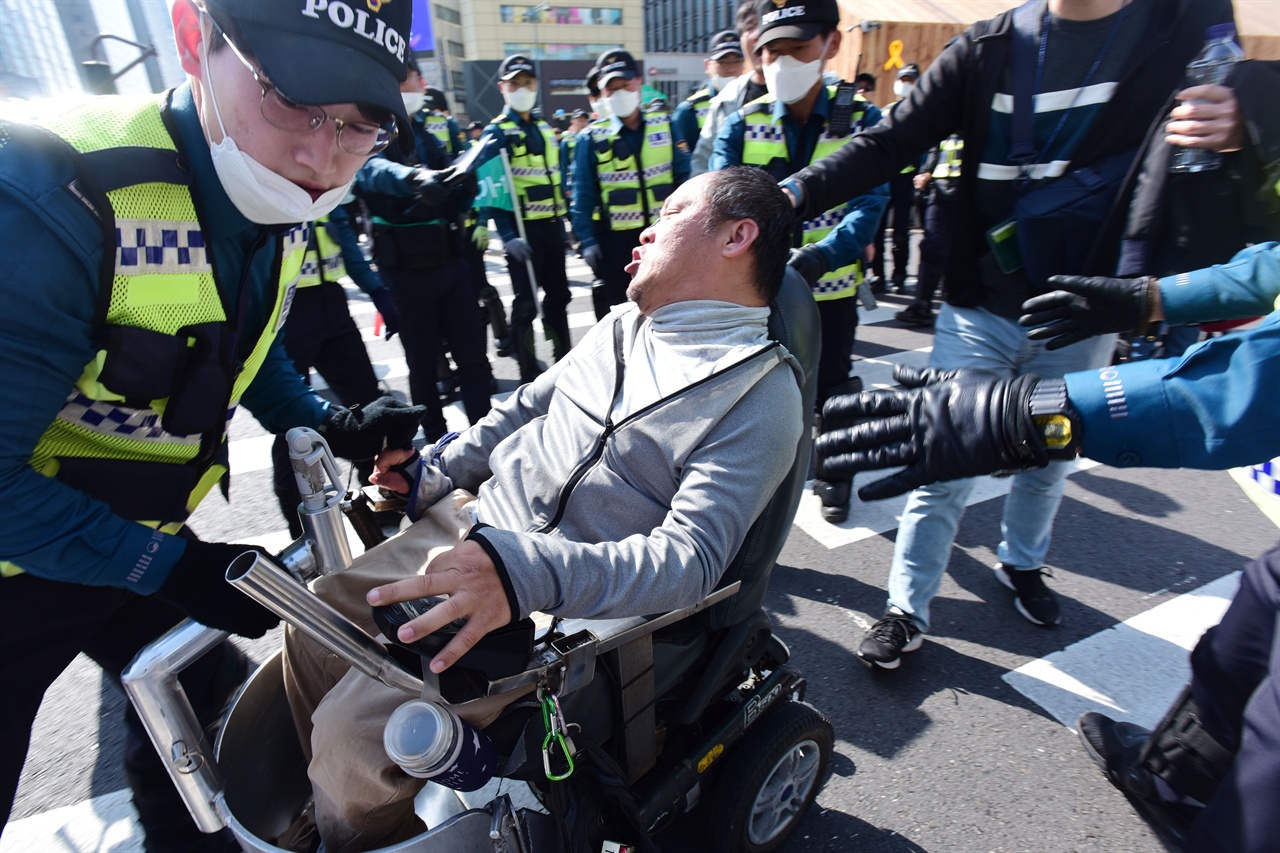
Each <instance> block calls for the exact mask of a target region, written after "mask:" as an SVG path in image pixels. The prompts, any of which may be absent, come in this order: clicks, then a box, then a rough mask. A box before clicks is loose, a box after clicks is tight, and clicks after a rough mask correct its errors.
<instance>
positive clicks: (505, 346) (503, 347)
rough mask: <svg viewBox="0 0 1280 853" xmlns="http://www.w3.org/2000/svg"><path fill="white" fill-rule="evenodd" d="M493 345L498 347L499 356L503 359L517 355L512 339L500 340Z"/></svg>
mask: <svg viewBox="0 0 1280 853" xmlns="http://www.w3.org/2000/svg"><path fill="white" fill-rule="evenodd" d="M493 345H494V346H495V347H497V352H498V355H499V356H501V357H503V358H506V357H507V356H510V355H514V354H515V351H516V345H515V344H513V343H512V342H511V338H498V339H497V340H495V341H494V342H493Z"/></svg>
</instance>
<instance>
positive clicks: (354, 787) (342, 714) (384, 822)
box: [284, 489, 521, 853]
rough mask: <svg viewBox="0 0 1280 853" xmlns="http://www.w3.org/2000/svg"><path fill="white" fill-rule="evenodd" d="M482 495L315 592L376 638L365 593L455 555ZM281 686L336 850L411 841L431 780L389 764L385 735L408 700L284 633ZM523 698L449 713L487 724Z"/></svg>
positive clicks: (327, 837) (437, 512) (445, 502)
mask: <svg viewBox="0 0 1280 853" xmlns="http://www.w3.org/2000/svg"><path fill="white" fill-rule="evenodd" d="M473 500H475V497H474V496H473V495H471V494H469V493H467V492H464V491H462V490H460V489H459V490H457V491H455V492H453V493H452V494H450V495H447V496H446V497H444V498H442V499H441V500H440V501H439V502H437V503H436V504H435V505H434V506H432V507H431V509H430V510H428V511H427V514H426V515H424V516H423V517H422V518H421V519H420V520H419V521H418V522H417V523H415V524H414V525H412V526H411V527H409V528H408V529H406V530H404V531H403V532H401V533H400V534H399V535H397V536H396V537H394V538H393V539H391V540H389V541H387V542H386V543H384V544H382V545H379V546H378V547H376V548H374V549H372V550H370V551H369V552H367V553H365V554H363V555H361V556H360V557H358V558H356V559H355V560H354V561H353V562H352V564H351V568H349V569H347V571H345V572H342V573H340V574H336V575H328V576H326V577H323V578H320V579H319V580H317V581H316V582H315V584H314V586H313V588H314V590H315V593H316V594H317V595H319V596H320V598H322V599H324V600H325V601H326V602H328V603H329V604H330V605H332V606H333V607H334V608H336V609H337V610H338V611H339V612H340V613H342V614H343V615H344V616H346V617H347V618H348V619H351V620H352V621H353V622H355V623H356V624H357V625H359V626H360V627H361V628H363V629H364V630H365V631H367V632H368V633H369V634H370V635H373V636H377V635H378V629H377V627H376V625H375V624H374V621H373V615H372V611H371V609H370V607H369V605H368V604H367V603H366V602H365V593H366V592H368V591H369V590H370V589H371V588H373V587H375V586H378V585H379V584H384V583H388V582H390V581H393V580H399V579H401V578H405V577H408V576H410V575H413V574H421V573H422V572H423V571H424V570H425V569H426V566H427V563H429V562H430V561H431V559H432V558H434V557H435V556H436V555H437V554H440V553H443V552H444V551H446V550H448V549H449V548H452V547H453V546H454V545H456V544H457V543H458V542H460V541H461V540H462V538H463V537H464V536H465V535H466V533H467V531H468V530H469V529H470V528H471V524H472V522H471V511H470V506H469V505H470V503H471V502H472V501H473ZM284 684H285V693H286V695H287V696H288V698H289V707H290V709H291V710H292V711H293V718H294V722H295V723H296V724H297V726H298V734H299V737H300V739H301V741H302V751H303V754H304V755H306V757H307V760H308V762H309V764H308V769H307V774H308V776H309V777H310V779H311V787H312V790H313V792H314V794H315V804H316V824H317V826H318V828H319V830H320V837H321V838H322V839H323V840H324V844H325V847H326V849H327V850H328V851H330V853H354V851H360V850H368V849H371V848H376V847H382V846H385V845H388V844H393V843H395V842H398V841H403V840H404V839H406V838H411V837H413V836H414V835H417V834H418V833H420V832H422V831H424V830H425V829H426V827H425V825H424V824H423V823H422V821H421V820H420V819H418V817H417V816H416V815H415V814H414V811H413V798H414V797H415V796H416V795H417V793H418V791H420V790H421V789H422V786H423V785H424V784H425V780H423V779H417V778H415V777H412V776H410V775H408V774H407V773H405V772H404V771H402V770H401V769H400V768H399V767H398V766H397V765H396V764H395V763H393V762H392V761H391V759H390V758H388V757H387V753H386V751H385V750H384V749H383V746H382V730H383V726H384V725H385V724H386V721H387V718H388V717H389V716H390V715H391V712H392V711H394V710H395V709H396V708H398V707H399V706H400V705H403V704H404V703H405V702H407V701H409V700H410V699H413V698H416V697H413V696H410V695H409V694H407V693H403V692H401V691H399V690H395V689H393V688H391V687H387V686H386V685H384V684H382V683H381V682H378V681H375V680H373V679H371V678H369V677H368V676H366V675H364V674H363V673H361V672H360V671H358V670H353V669H351V667H350V665H349V664H348V663H347V662H346V661H345V660H343V659H342V658H340V657H338V656H337V655H335V654H334V653H333V652H331V651H329V650H328V649H326V648H324V647H323V646H321V645H319V644H318V643H316V642H315V641H313V640H311V639H310V638H309V637H307V636H306V635H304V634H303V633H302V632H300V631H297V630H296V629H294V628H292V627H289V628H286V630H285V644H284ZM519 695H521V694H520V692H519V691H517V692H514V693H509V694H504V695H503V696H501V697H484V698H481V699H477V700H475V701H474V702H468V703H466V704H465V705H457V706H452V707H453V710H454V711H455V712H457V713H458V715H459V716H461V717H462V718H463V719H465V720H467V721H468V722H470V723H472V724H473V725H476V726H477V727H483V726H485V725H487V724H488V723H490V722H492V721H493V720H494V719H495V718H496V717H497V715H498V714H499V713H500V712H501V710H502V708H504V707H505V706H506V705H508V704H509V703H511V702H512V701H514V700H515V699H516V698H517V697H518V696H519Z"/></svg>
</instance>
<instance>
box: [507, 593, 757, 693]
mask: <svg viewBox="0 0 1280 853" xmlns="http://www.w3.org/2000/svg"><path fill="white" fill-rule="evenodd" d="M740 586H741V584H740V583H739V582H738V581H734V582H733V583H731V584H729V585H727V586H725V587H722V588H720V589H717V590H715V591H713V592H712V593H711V594H710V595H708V596H707V597H706V598H704V599H702V600H701V601H699V602H697V603H696V604H691V605H689V606H688V607H682V608H680V609H679V610H672V611H670V612H668V613H663V614H661V615H660V616H653V617H646V616H631V617H626V618H622V619H565V620H563V621H562V622H560V624H559V626H558V628H557V630H556V632H555V633H554V634H553V635H552V636H551V637H550V638H549V639H547V640H545V641H544V642H543V643H542V644H541V645H539V646H538V647H536V648H535V649H534V651H533V657H532V658H531V659H530V666H529V667H528V668H527V669H526V670H525V671H524V672H520V673H516V674H515V675H512V676H508V677H507V678H500V679H496V680H494V681H490V682H489V690H488V695H490V696H496V695H498V694H500V693H506V692H508V691H511V690H515V689H517V688H520V687H525V686H527V685H529V684H541V683H544V682H546V681H548V680H549V679H551V680H556V681H558V682H559V688H558V689H557V691H556V692H558V693H559V694H560V695H562V696H563V695H564V694H567V693H572V692H573V691H574V690H577V689H578V688H580V687H584V686H585V685H587V684H590V683H591V679H592V678H593V677H594V676H595V661H596V657H597V656H598V655H601V654H604V653H605V652H609V651H612V650H613V649H616V648H618V647H620V646H623V645H625V644H627V643H629V642H631V641H632V640H636V639H639V638H640V637H644V636H647V635H649V634H652V633H654V632H655V631H657V630H658V629H659V628H665V627H666V626H667V625H670V624H672V623H674V622H679V621H680V620H681V619H687V618H688V617H690V616H692V615H694V614H695V613H698V612H700V611H702V610H705V609H707V608H708V607H710V606H712V605H713V604H717V603H719V602H721V601H724V600H725V599H727V598H729V597H731V596H732V595H734V594H735V593H736V592H737V591H738V588H739V587H740Z"/></svg>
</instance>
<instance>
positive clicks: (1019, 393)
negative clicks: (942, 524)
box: [816, 365, 1049, 501]
mask: <svg viewBox="0 0 1280 853" xmlns="http://www.w3.org/2000/svg"><path fill="white" fill-rule="evenodd" d="M893 376H894V378H895V379H897V380H898V382H900V383H902V385H903V386H904V387H903V388H901V389H894V390H889V391H864V392H863V393H861V394H848V395H842V396H836V397H832V398H831V399H829V400H827V403H826V405H825V406H823V408H822V427H823V433H822V435H820V436H818V440H817V443H816V447H817V453H818V458H819V464H820V465H821V466H822V468H823V470H824V471H826V472H827V473H828V474H830V475H833V476H837V477H843V476H847V477H852V476H853V475H854V474H856V473H857V472H859V471H874V470H878V469H880V468H892V467H895V466H898V465H905V466H907V467H906V468H905V469H904V470H902V471H899V472H898V473H896V474H892V475H890V476H888V477H884V478H882V479H880V480H876V481H875V482H873V483H870V484H868V485H866V486H863V487H862V488H860V489H858V497H860V498H861V499H862V500H864V501H873V500H880V499H882V498H888V497H893V496H894V495H900V494H903V493H904V492H908V491H911V490H912V489H914V488H917V487H919V486H924V485H928V484H929V483H936V482H940V481H943V480H959V479H963V478H966V477H977V476H981V475H983V474H994V473H997V472H1012V471H1024V470H1027V469H1029V468H1042V467H1044V466H1045V465H1047V464H1048V462H1049V457H1048V455H1047V453H1046V450H1045V447H1044V442H1043V440H1042V439H1041V437H1040V431H1039V429H1038V428H1037V427H1036V424H1035V422H1034V421H1033V420H1032V419H1031V405H1030V398H1031V392H1032V390H1033V389H1034V388H1035V385H1036V383H1037V382H1039V379H1038V378H1037V377H1035V376H1018V377H1015V378H1013V379H1003V378H1001V377H999V376H997V375H996V374H993V373H987V372H985V371H978V370H953V371H941V370H935V369H926V370H919V369H916V368H911V367H904V366H902V365H899V366H898V367H896V368H895V369H894V371H893Z"/></svg>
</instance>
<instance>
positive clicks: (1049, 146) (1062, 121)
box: [1024, 2, 1133, 172]
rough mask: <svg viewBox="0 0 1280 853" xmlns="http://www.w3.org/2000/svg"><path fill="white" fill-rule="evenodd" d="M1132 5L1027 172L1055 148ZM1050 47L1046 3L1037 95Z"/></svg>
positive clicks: (1122, 14)
mask: <svg viewBox="0 0 1280 853" xmlns="http://www.w3.org/2000/svg"><path fill="white" fill-rule="evenodd" d="M1132 5H1133V4H1132V3H1128V2H1126V3H1125V4H1124V6H1123V7H1122V8H1121V9H1120V13H1119V14H1118V15H1117V16H1116V19H1115V21H1113V22H1112V24H1111V30H1110V32H1108V33H1107V40H1106V41H1104V42H1103V43H1102V49H1101V50H1099V51H1098V55H1097V56H1095V57H1094V59H1093V65H1092V66H1091V67H1090V68H1089V73H1088V74H1085V75H1084V81H1083V82H1082V83H1081V84H1080V87H1079V88H1078V89H1076V93H1075V95H1074V96H1073V97H1072V98H1071V103H1070V104H1069V105H1068V106H1067V108H1066V109H1065V110H1063V112H1062V115H1061V116H1060V117H1059V118H1058V124H1057V126H1056V127H1054V129H1053V133H1051V134H1049V139H1048V141H1046V142H1045V144H1044V147H1043V148H1041V149H1040V152H1041V153H1040V156H1038V157H1037V158H1036V161H1035V162H1034V163H1032V164H1029V165H1028V166H1024V168H1025V169H1026V170H1027V172H1030V168H1031V166H1035V165H1039V164H1040V163H1042V162H1044V157H1045V156H1047V155H1048V153H1049V151H1050V150H1051V149H1052V148H1053V143H1054V140H1056V139H1057V138H1058V133H1059V132H1060V131H1061V130H1062V128H1063V126H1064V125H1065V124H1066V123H1067V117H1068V116H1069V115H1071V111H1072V110H1074V109H1075V108H1076V102H1077V101H1079V100H1080V96H1081V95H1082V94H1084V90H1085V88H1086V87H1088V85H1089V82H1090V81H1091V80H1093V75H1094V74H1096V73H1098V66H1100V65H1102V59H1103V57H1105V56H1106V55H1107V51H1109V50H1110V49H1111V43H1112V42H1113V41H1115V38H1116V33H1117V32H1119V30H1120V25H1121V24H1122V23H1124V19H1125V17H1126V16H1127V15H1128V14H1129V9H1130V7H1131V6H1132ZM1048 49H1049V6H1048V4H1047V3H1046V4H1045V7H1044V20H1043V21H1042V23H1041V24H1040V54H1039V56H1038V57H1037V58H1036V88H1035V93H1036V95H1040V94H1041V90H1042V87H1043V85H1044V66H1045V54H1046V53H1047V52H1048Z"/></svg>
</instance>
